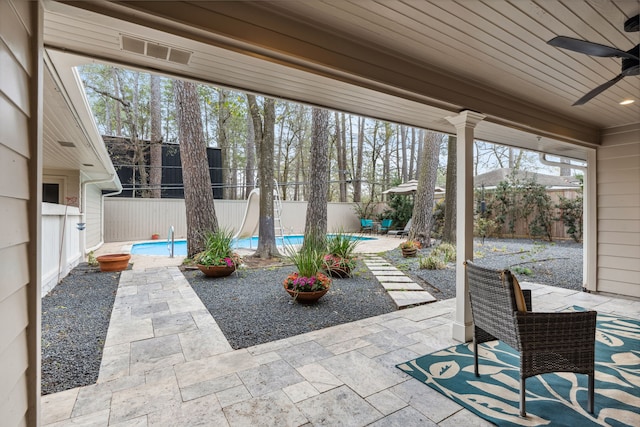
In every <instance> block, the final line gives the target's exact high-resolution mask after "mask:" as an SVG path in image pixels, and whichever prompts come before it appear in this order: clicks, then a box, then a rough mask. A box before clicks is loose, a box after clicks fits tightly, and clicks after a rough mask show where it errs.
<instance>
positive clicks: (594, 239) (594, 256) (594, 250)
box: [540, 150, 598, 292]
mask: <svg viewBox="0 0 640 427" xmlns="http://www.w3.org/2000/svg"><path fill="white" fill-rule="evenodd" d="M587 155H588V159H587V166H578V165H573V164H571V163H560V162H555V161H552V160H548V159H547V158H546V154H545V153H540V163H542V164H544V165H547V166H557V167H563V168H571V169H578V170H581V171H583V172H584V181H583V185H584V188H583V191H582V206H583V214H582V216H583V230H584V231H583V238H582V288H583V290H585V291H587V292H595V291H597V290H598V289H597V284H598V274H597V272H598V224H597V218H598V217H597V215H598V209H597V206H596V200H597V197H598V193H597V191H596V167H595V165H596V158H595V156H596V154H595V150H589V152H588V154H587ZM560 158H563V157H560ZM567 160H571V159H567Z"/></svg>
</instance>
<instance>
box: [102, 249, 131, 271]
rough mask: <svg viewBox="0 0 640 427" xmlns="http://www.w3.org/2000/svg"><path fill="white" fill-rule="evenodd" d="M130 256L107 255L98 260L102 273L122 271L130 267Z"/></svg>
mask: <svg viewBox="0 0 640 427" xmlns="http://www.w3.org/2000/svg"><path fill="white" fill-rule="evenodd" d="M130 259H131V255H130V254H124V253H122V254H107V255H101V256H99V257H97V258H96V261H98V264H99V265H100V271H122V270H126V269H127V267H128V266H129V260H130Z"/></svg>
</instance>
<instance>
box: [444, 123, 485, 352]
mask: <svg viewBox="0 0 640 427" xmlns="http://www.w3.org/2000/svg"><path fill="white" fill-rule="evenodd" d="M484 118H485V116H484V115H483V114H480V113H476V112H474V111H469V110H465V111H462V112H461V113H460V114H458V115H457V116H451V117H446V119H447V120H448V121H449V122H450V123H451V124H452V125H454V126H455V127H456V133H457V144H456V153H457V169H456V171H457V177H456V178H457V185H456V187H457V199H456V208H457V209H456V224H457V226H456V317H455V320H454V322H453V331H452V333H453V339H455V340H457V341H460V342H467V341H470V340H471V339H472V338H473V328H472V320H471V305H470V303H469V292H468V290H469V287H468V285H467V280H466V277H465V274H464V265H463V263H464V261H465V260H472V259H473V210H474V209H473V130H474V129H475V127H476V125H477V124H478V123H479V122H480V121H481V120H483V119H484Z"/></svg>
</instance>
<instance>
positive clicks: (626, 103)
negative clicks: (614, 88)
mask: <svg viewBox="0 0 640 427" xmlns="http://www.w3.org/2000/svg"><path fill="white" fill-rule="evenodd" d="M634 102H636V101H635V99H625V100H624V101H620V105H629V104H633V103H634Z"/></svg>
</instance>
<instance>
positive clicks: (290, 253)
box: [285, 246, 324, 277]
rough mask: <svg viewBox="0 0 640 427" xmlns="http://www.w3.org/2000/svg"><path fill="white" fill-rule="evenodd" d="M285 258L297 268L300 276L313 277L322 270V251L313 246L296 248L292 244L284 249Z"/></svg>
mask: <svg viewBox="0 0 640 427" xmlns="http://www.w3.org/2000/svg"><path fill="white" fill-rule="evenodd" d="M285 250H286V253H287V259H288V260H289V261H291V263H293V265H295V266H296V268H297V269H298V273H300V276H302V277H313V276H315V275H316V273H318V272H319V271H321V270H322V267H323V265H324V251H323V250H318V248H315V247H313V246H307V247H302V248H300V250H298V251H297V250H296V249H295V248H293V247H292V246H288V247H287V248H286V249H285Z"/></svg>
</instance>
